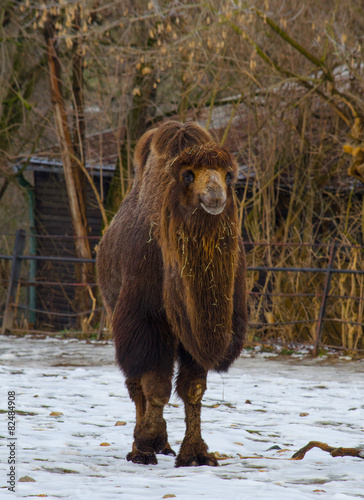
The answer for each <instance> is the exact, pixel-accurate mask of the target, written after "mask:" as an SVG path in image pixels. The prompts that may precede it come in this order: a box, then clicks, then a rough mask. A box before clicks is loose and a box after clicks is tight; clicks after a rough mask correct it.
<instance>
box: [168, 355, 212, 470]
mask: <svg viewBox="0 0 364 500" xmlns="http://www.w3.org/2000/svg"><path fill="white" fill-rule="evenodd" d="M206 375H207V373H206V371H205V370H203V369H202V368H201V367H200V366H199V365H198V364H197V363H195V362H194V361H193V359H192V358H191V357H190V356H189V355H188V354H187V353H186V352H183V353H181V355H180V370H179V374H178V379H177V393H178V395H179V396H180V398H181V399H182V400H183V402H184V405H185V413H186V434H185V437H184V440H183V442H182V445H181V449H180V452H179V454H178V456H177V459H176V467H181V466H196V465H213V466H215V465H218V463H217V460H216V458H215V456H214V455H213V454H212V453H208V451H207V445H206V443H205V441H204V440H203V439H202V437H201V400H202V397H203V395H204V392H205V390H206Z"/></svg>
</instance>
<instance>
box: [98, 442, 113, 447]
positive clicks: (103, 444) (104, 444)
mask: <svg viewBox="0 0 364 500" xmlns="http://www.w3.org/2000/svg"><path fill="white" fill-rule="evenodd" d="M100 446H111V444H110V443H106V442H105V441H104V442H102V443H100Z"/></svg>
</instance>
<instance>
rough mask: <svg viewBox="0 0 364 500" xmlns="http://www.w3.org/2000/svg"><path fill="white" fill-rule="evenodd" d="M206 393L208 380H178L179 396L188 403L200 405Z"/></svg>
mask: <svg viewBox="0 0 364 500" xmlns="http://www.w3.org/2000/svg"><path fill="white" fill-rule="evenodd" d="M205 391H206V379H204V378H201V379H194V380H186V379H184V380H183V379H182V380H181V379H178V380H177V394H178V395H179V397H180V398H181V399H182V400H183V401H184V402H187V403H190V404H193V405H194V404H198V403H200V402H201V400H202V398H203V395H204V393H205Z"/></svg>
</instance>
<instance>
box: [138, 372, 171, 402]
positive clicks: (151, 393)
mask: <svg viewBox="0 0 364 500" xmlns="http://www.w3.org/2000/svg"><path fill="white" fill-rule="evenodd" d="M171 378H172V376H170V377H169V376H166V377H165V376H162V375H160V374H158V373H155V372H148V373H146V374H145V375H143V377H142V380H141V383H142V388H143V393H144V396H145V397H146V399H147V401H148V403H150V404H152V405H154V406H164V405H166V404H167V403H168V401H169V397H170V395H171V390H172V380H171Z"/></svg>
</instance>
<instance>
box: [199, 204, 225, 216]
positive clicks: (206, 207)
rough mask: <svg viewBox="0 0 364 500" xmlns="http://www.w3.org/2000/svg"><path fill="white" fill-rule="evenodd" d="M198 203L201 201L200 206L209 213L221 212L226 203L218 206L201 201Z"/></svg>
mask: <svg viewBox="0 0 364 500" xmlns="http://www.w3.org/2000/svg"><path fill="white" fill-rule="evenodd" d="M200 203H201V207H202V208H203V209H204V210H206V212H207V213H208V214H211V215H219V214H221V212H222V211H223V210H224V208H225V205H226V203H224V204H223V205H219V206H218V207H212V206H209V205H206V204H205V203H204V202H203V201H201V202H200Z"/></svg>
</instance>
